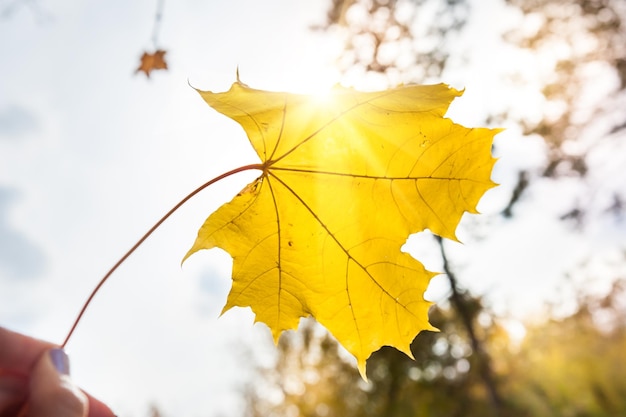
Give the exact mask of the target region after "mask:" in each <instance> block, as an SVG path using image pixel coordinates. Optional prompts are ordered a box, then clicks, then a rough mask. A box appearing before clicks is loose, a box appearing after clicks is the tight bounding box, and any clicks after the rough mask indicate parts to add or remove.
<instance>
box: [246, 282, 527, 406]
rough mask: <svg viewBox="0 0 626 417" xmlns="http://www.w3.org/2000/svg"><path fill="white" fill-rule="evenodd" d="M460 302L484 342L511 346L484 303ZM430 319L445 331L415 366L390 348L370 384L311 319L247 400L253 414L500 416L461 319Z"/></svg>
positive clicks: (379, 357)
mask: <svg viewBox="0 0 626 417" xmlns="http://www.w3.org/2000/svg"><path fill="white" fill-rule="evenodd" d="M462 297H463V298H464V299H465V304H464V305H466V306H467V307H468V308H470V309H471V314H472V315H473V316H474V317H473V318H472V320H473V322H474V323H475V324H476V329H477V331H478V332H479V333H480V337H481V338H483V339H488V340H492V341H493V343H500V344H504V345H506V344H507V340H508V336H507V334H506V332H504V331H503V329H502V328H501V327H499V326H497V325H496V323H495V322H494V321H492V320H491V318H490V315H488V314H486V313H484V311H483V310H484V309H483V307H482V305H481V301H480V300H479V299H476V298H471V297H469V295H468V294H467V293H463V294H462ZM481 312H482V313H481ZM476 314H483V316H482V317H481V318H479V317H478V316H476ZM431 320H432V322H433V323H434V325H436V326H437V327H439V328H440V329H441V332H440V333H433V332H423V333H420V334H419V335H418V336H417V338H416V339H415V341H414V342H413V344H412V346H411V350H412V352H413V355H414V357H415V360H412V359H410V358H408V357H407V356H406V355H404V354H403V353H400V352H399V351H397V350H395V349H393V348H387V347H385V348H383V349H381V350H380V351H378V352H376V353H375V354H374V355H372V357H371V358H370V360H369V361H368V365H367V366H368V372H367V374H368V379H369V381H368V382H365V381H363V380H362V379H361V377H360V376H359V374H358V372H355V367H354V364H353V363H352V360H351V358H350V357H349V355H348V354H346V353H345V352H344V351H343V350H342V349H341V348H340V347H339V345H338V344H337V343H336V342H335V340H334V339H333V338H332V336H330V335H329V334H328V333H326V332H325V331H324V330H323V329H322V328H320V327H318V326H317V325H316V324H315V323H314V322H313V321H312V320H307V321H305V322H304V323H303V325H302V326H301V327H300V329H299V330H298V332H297V333H296V332H290V333H288V334H285V335H284V336H283V337H281V339H280V342H279V345H278V347H279V352H278V361H277V366H276V367H275V368H274V367H269V368H265V369H262V370H260V373H261V375H260V376H261V378H262V379H263V383H262V384H257V385H255V388H254V389H253V390H251V392H250V393H249V396H248V405H249V407H248V414H247V415H248V416H250V417H257V416H259V417H260V416H293V417H295V416H301V417H340V416H341V417H350V416H372V417H373V416H389V417H393V416H397V417H401V416H468V417H471V416H481V417H484V416H490V415H494V413H493V408H492V404H491V399H490V395H489V393H488V392H487V390H486V389H485V386H484V384H483V383H482V377H481V375H480V367H479V366H476V362H477V361H478V360H479V357H478V356H476V355H473V354H472V353H473V351H472V347H471V345H470V344H469V343H468V342H467V337H466V335H465V325H464V324H463V323H462V322H461V320H460V317H459V315H458V314H456V313H455V311H454V309H452V308H450V305H449V304H448V303H444V304H443V305H440V306H438V307H437V308H434V309H433V310H432V318H431ZM479 322H481V323H483V324H479ZM504 407H506V405H505V406H504ZM504 410H505V408H502V411H503V412H504ZM501 415H505V414H501ZM516 415H519V414H516Z"/></svg>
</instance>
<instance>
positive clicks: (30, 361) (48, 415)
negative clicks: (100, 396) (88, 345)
mask: <svg viewBox="0 0 626 417" xmlns="http://www.w3.org/2000/svg"><path fill="white" fill-rule="evenodd" d="M17 416H19V417H26V416H28V417H114V414H113V412H111V410H110V409H109V408H108V407H107V406H106V405H105V404H103V403H102V402H100V401H98V400H96V399H95V398H93V397H91V396H90V395H89V394H86V393H85V392H83V391H81V390H80V388H78V387H77V386H76V385H75V384H74V383H73V382H72V380H71V379H70V377H69V361H68V358H67V355H65V352H63V350H61V349H59V347H58V346H56V345H54V344H52V343H48V342H43V341H41V340H37V339H33V338H30V337H28V336H24V335H22V334H19V333H15V332H12V331H9V330H6V329H4V328H2V327H0V417H17Z"/></svg>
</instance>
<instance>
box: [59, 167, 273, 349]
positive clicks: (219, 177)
mask: <svg viewBox="0 0 626 417" xmlns="http://www.w3.org/2000/svg"><path fill="white" fill-rule="evenodd" d="M253 169H258V170H261V171H263V170H264V169H265V165H263V164H250V165H244V166H241V167H239V168H235V169H233V170H230V171H228V172H225V173H223V174H221V175H218V176H217V177H215V178H213V179H211V180H209V181H207V182H205V183H204V184H202V185H201V186H199V187H198V188H196V189H195V190H193V191H192V192H191V193H189V194H187V196H185V197H184V198H183V199H182V200H180V201H179V202H178V203H177V204H176V205H175V206H174V207H172V208H171V209H170V211H168V212H167V213H165V215H164V216H163V217H161V218H160V219H159V221H157V222H156V223H155V224H154V226H152V227H151V228H150V230H148V231H147V232H146V233H145V234H144V235H143V236H142V237H141V238H140V239H139V240H138V241H137V243H135V244H134V245H133V246H132V247H131V248H130V249H129V250H128V251H127V252H126V253H125V254H124V255H123V256H122V257H121V258H120V259H119V260H118V261H117V262H116V263H115V265H113V267H112V268H111V269H109V271H108V272H107V273H106V274H105V275H104V276H103V277H102V278H101V279H100V282H98V285H96V287H95V288H94V289H93V290H92V291H91V294H89V297H88V298H87V300H86V301H85V303H84V304H83V306H82V308H81V309H80V312H79V313H78V316H76V319H75V320H74V324H72V327H71V329H70V331H69V332H68V334H67V336H66V337H65V340H64V341H63V344H62V345H61V347H63V348H64V347H65V346H66V345H67V342H68V341H69V340H70V338H71V337H72V334H73V333H74V330H76V327H77V326H78V323H79V322H80V320H81V319H82V317H83V315H84V314H85V311H87V307H89V304H91V301H92V300H93V298H94V297H95V295H96V294H97V293H98V291H100V288H102V285H104V283H105V282H106V281H107V280H108V279H109V277H110V276H111V275H112V274H113V272H115V270H116V269H117V268H119V266H120V265H122V263H124V261H125V260H126V259H128V257H129V256H130V255H132V253H133V252H135V250H136V249H137V248H138V247H139V246H141V244H142V243H143V242H144V241H145V240H146V239H147V238H148V237H149V236H150V235H151V234H152V233H153V232H154V231H155V230H156V229H158V228H159V226H161V224H163V222H164V221H165V220H167V218H168V217H170V216H171V215H172V214H174V212H175V211H176V210H178V209H179V208H180V207H181V206H183V205H184V204H185V203H186V202H187V201H189V200H190V199H191V198H192V197H194V196H195V195H196V194H198V193H199V192H200V191H202V190H204V189H205V188H207V187H209V186H210V185H213V184H215V183H216V182H218V181H220V180H223V179H224V178H226V177H230V176H231V175H234V174H237V173H239V172H243V171H249V170H253Z"/></svg>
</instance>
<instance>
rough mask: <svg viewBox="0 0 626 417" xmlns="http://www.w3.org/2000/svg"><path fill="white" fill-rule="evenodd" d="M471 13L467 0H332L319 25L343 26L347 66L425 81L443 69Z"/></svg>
mask: <svg viewBox="0 0 626 417" xmlns="http://www.w3.org/2000/svg"><path fill="white" fill-rule="evenodd" d="M468 13H469V1H468V0H410V1H407V0H404V1H403V0H332V2H331V6H330V8H329V10H328V13H327V21H326V22H325V24H322V25H318V26H316V27H314V29H318V30H328V29H329V28H333V27H338V28H339V29H340V33H341V34H342V36H343V38H344V41H345V48H344V52H343V53H342V55H341V57H340V59H339V62H338V66H339V68H340V69H341V70H342V71H344V72H353V71H357V72H360V73H369V74H372V73H375V74H384V75H385V76H386V77H387V78H388V79H389V81H390V84H391V85H395V84H399V83H401V82H404V81H409V80H410V81H413V82H418V83H424V82H425V81H428V80H434V79H436V78H437V77H439V75H440V74H441V73H442V71H443V70H444V68H445V66H446V64H447V63H448V58H449V57H450V54H451V53H452V51H453V49H454V48H453V45H454V42H455V40H456V39H455V37H456V36H459V35H460V32H461V30H462V29H463V28H464V26H465V23H466V22H467V16H468Z"/></svg>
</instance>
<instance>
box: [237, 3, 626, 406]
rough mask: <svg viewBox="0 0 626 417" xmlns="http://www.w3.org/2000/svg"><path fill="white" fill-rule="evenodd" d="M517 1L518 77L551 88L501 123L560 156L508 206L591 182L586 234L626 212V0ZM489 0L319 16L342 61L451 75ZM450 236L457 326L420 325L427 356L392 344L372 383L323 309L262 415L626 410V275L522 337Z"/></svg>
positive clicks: (511, 213)
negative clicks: (506, 324)
mask: <svg viewBox="0 0 626 417" xmlns="http://www.w3.org/2000/svg"><path fill="white" fill-rule="evenodd" d="M502 1H503V3H504V4H506V5H507V6H508V12H509V13H511V15H514V16H517V17H518V18H519V20H518V22H519V26H518V28H517V29H515V30H511V31H510V32H509V33H507V34H506V40H507V41H508V42H510V43H511V44H512V45H515V46H516V48H517V51H518V53H519V54H520V56H524V57H526V61H523V62H530V63H531V64H532V65H530V66H529V67H524V68H520V69H519V71H517V73H516V74H515V75H514V76H513V77H511V79H510V80H509V81H510V83H511V85H517V86H518V87H519V88H520V89H536V92H537V94H536V96H537V97H539V100H538V103H539V104H538V106H537V107H538V110H539V111H538V114H537V112H535V114H532V115H529V114H527V113H524V112H521V113H520V112H519V111H515V110H514V109H513V105H512V106H511V108H504V109H503V110H502V113H501V114H499V115H497V116H496V117H490V118H489V119H487V120H485V123H488V124H491V123H497V124H502V123H504V122H505V121H508V123H517V124H519V125H521V126H523V131H524V132H523V133H524V134H525V135H528V136H535V137H540V138H541V139H543V141H544V143H545V145H546V146H545V149H546V155H545V163H544V165H543V166H541V167H540V168H539V169H538V170H537V171H536V172H533V171H528V170H525V169H522V170H520V171H519V173H518V174H517V179H518V180H517V184H516V185H515V186H514V187H511V197H510V199H509V202H508V204H506V205H505V206H504V207H503V208H502V210H501V214H502V215H503V216H504V217H506V218H510V219H512V220H514V219H515V213H516V209H517V206H518V203H519V202H521V201H524V200H525V198H526V195H527V191H528V190H529V189H532V188H533V187H535V186H537V185H538V184H541V183H545V181H546V180H549V181H552V182H553V184H552V185H553V186H559V185H560V184H561V181H567V183H568V184H571V182H572V181H575V182H576V187H577V188H576V189H577V195H578V198H577V199H574V200H573V201H572V202H571V207H570V208H569V209H568V210H566V211H565V212H564V213H563V214H562V216H561V217H560V220H564V221H574V224H575V225H576V226H580V228H581V232H582V229H583V228H584V226H586V225H587V224H588V223H589V222H590V219H597V218H599V217H602V218H604V217H606V216H607V214H608V215H609V216H610V217H611V218H612V220H611V221H616V222H620V221H621V220H622V217H623V213H624V201H625V198H626V195H625V194H624V193H625V190H624V188H623V184H624V183H626V171H624V170H623V169H622V168H621V167H622V166H623V164H624V163H626V149H624V147H625V145H623V142H624V141H623V140H622V141H621V143H620V141H619V140H620V139H624V132H625V131H626V120H625V119H626V118H625V116H624V115H625V113H624V112H623V110H622V109H623V108H624V101H626V93H625V91H626V64H625V62H626V33H625V31H626V29H625V28H626V7H624V3H623V1H620V0H571V1H568V2H562V1H559V0H533V1H524V0H502ZM473 5H475V3H474V2H472V1H470V0H332V2H331V7H330V9H329V12H328V15H327V22H325V23H324V24H322V25H319V26H318V27H316V29H324V30H338V32H340V33H341V34H342V36H343V37H344V39H345V51H344V53H343V54H342V55H341V57H340V58H339V65H340V68H342V70H343V71H344V73H345V74H346V76H347V77H354V76H355V75H356V76H359V77H362V78H367V77H373V79H377V80H381V79H383V80H384V82H385V83H386V84H387V85H394V84H397V83H399V82H416V83H428V82H433V81H436V82H439V81H440V80H441V74H442V72H443V71H445V70H446V69H448V68H450V66H451V65H457V66H458V65H460V63H465V62H469V61H471V60H472V56H471V53H472V51H460V50H458V48H455V43H456V42H457V41H458V39H459V38H461V37H462V36H464V35H466V32H465V30H466V28H467V26H468V23H469V22H470V19H471V13H470V11H471V8H472V6H473ZM528 57H530V58H528ZM452 58H454V59H452ZM504 76H505V75H503V77H504ZM532 110H537V109H532ZM485 117H488V116H487V115H485ZM620 150H622V151H623V152H621V153H620ZM618 155H622V156H623V158H622V160H621V162H620V160H619V159H616V158H615V156H618ZM608 159H610V160H611V161H612V163H610V164H606V163H605V161H606V160H608ZM558 220H559V219H555V221H558ZM438 244H439V245H440V249H441V251H442V252H441V254H442V259H443V263H444V269H445V272H446V274H447V276H448V278H449V283H450V292H449V294H450V296H449V299H448V300H447V301H444V302H443V303H440V304H439V305H438V306H437V308H434V309H433V310H432V317H431V321H432V322H433V324H434V325H436V326H437V327H439V328H440V329H441V330H442V331H441V333H428V332H426V333H422V334H420V335H418V337H417V338H416V339H415V341H414V343H413V345H412V351H413V353H414V356H415V358H416V361H412V360H410V359H409V358H406V357H405V356H404V355H402V354H401V353H399V352H397V351H395V350H393V349H387V348H383V349H381V350H380V351H379V352H376V353H375V354H374V355H373V356H372V358H371V359H370V360H369V361H368V377H369V379H370V383H369V384H366V383H364V382H363V381H361V380H360V379H359V377H358V374H357V373H356V372H355V371H354V369H353V367H352V365H351V364H349V362H348V361H347V360H346V358H345V357H344V356H343V355H342V354H341V352H340V351H339V350H338V349H339V348H338V347H337V345H336V343H335V342H334V341H333V339H332V338H331V337H330V336H328V335H327V334H325V333H324V332H323V331H322V332H321V333H320V330H319V329H318V328H317V327H314V326H313V325H312V324H310V323H308V324H305V325H304V326H303V328H302V333H300V336H299V335H298V333H295V334H289V335H287V337H283V338H282V339H281V342H280V344H279V348H280V353H279V356H278V360H277V364H278V365H277V367H276V368H275V369H264V370H262V371H261V378H262V379H263V380H264V381H265V382H267V384H264V388H263V390H262V391H259V390H258V389H252V390H251V393H250V396H249V398H248V399H249V415H250V416H260V415H268V416H269V415H272V416H357V415H358V416H405V415H406V416H408V415H411V416H456V415H459V416H461V415H462V416H469V417H471V416H474V415H476V416H489V415H498V416H511V417H513V416H520V417H522V416H554V415H559V416H618V415H626V412H625V411H624V407H625V406H626V401H625V400H624V398H626V395H624V394H626V388H625V386H624V382H622V381H623V380H624V375H626V369H625V359H626V353H624V352H626V349H624V347H625V346H624V343H625V342H626V335H625V332H624V326H625V324H624V320H623V317H626V315H625V314H624V312H625V311H624V308H625V307H624V302H626V300H625V299H624V291H623V281H616V282H622V283H621V284H616V287H615V288H614V289H613V291H612V292H611V293H609V295H608V296H607V297H606V298H604V299H600V298H597V297H595V298H593V297H587V296H585V297H581V298H580V299H579V300H578V301H579V303H578V310H577V311H576V312H575V314H573V315H571V316H568V317H566V318H564V319H561V320H556V319H549V318H547V319H546V320H545V321H542V322H539V323H537V324H536V325H535V326H532V327H531V328H530V329H529V330H528V332H527V336H526V338H525V339H524V341H523V343H522V344H520V345H515V344H514V343H512V341H511V340H510V339H509V336H508V334H507V333H506V332H505V331H503V329H502V327H501V326H498V325H497V323H498V319H497V318H496V317H494V316H493V315H492V314H491V313H490V312H489V311H488V310H486V309H485V308H484V306H483V303H482V301H481V299H480V298H477V297H474V296H472V295H470V294H469V293H468V292H467V291H465V290H463V289H462V288H461V286H460V284H459V282H458V280H457V279H456V274H455V271H454V269H453V267H452V262H450V260H449V259H448V257H447V255H446V253H445V250H444V244H443V242H441V241H440V240H439V241H438ZM622 250H623V249H622ZM621 262H622V264H624V260H622V261H621ZM618 300H621V301H618ZM620 303H621V304H620ZM609 316H610V317H612V318H613V319H612V321H611V323H613V324H612V325H611V326H608V327H607V326H600V325H599V322H598V317H605V318H606V317H609ZM546 317H550V315H547V316H546ZM261 392H263V393H264V394H262V393H261ZM269 392H271V393H272V394H271V395H265V394H268V393H269Z"/></svg>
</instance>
